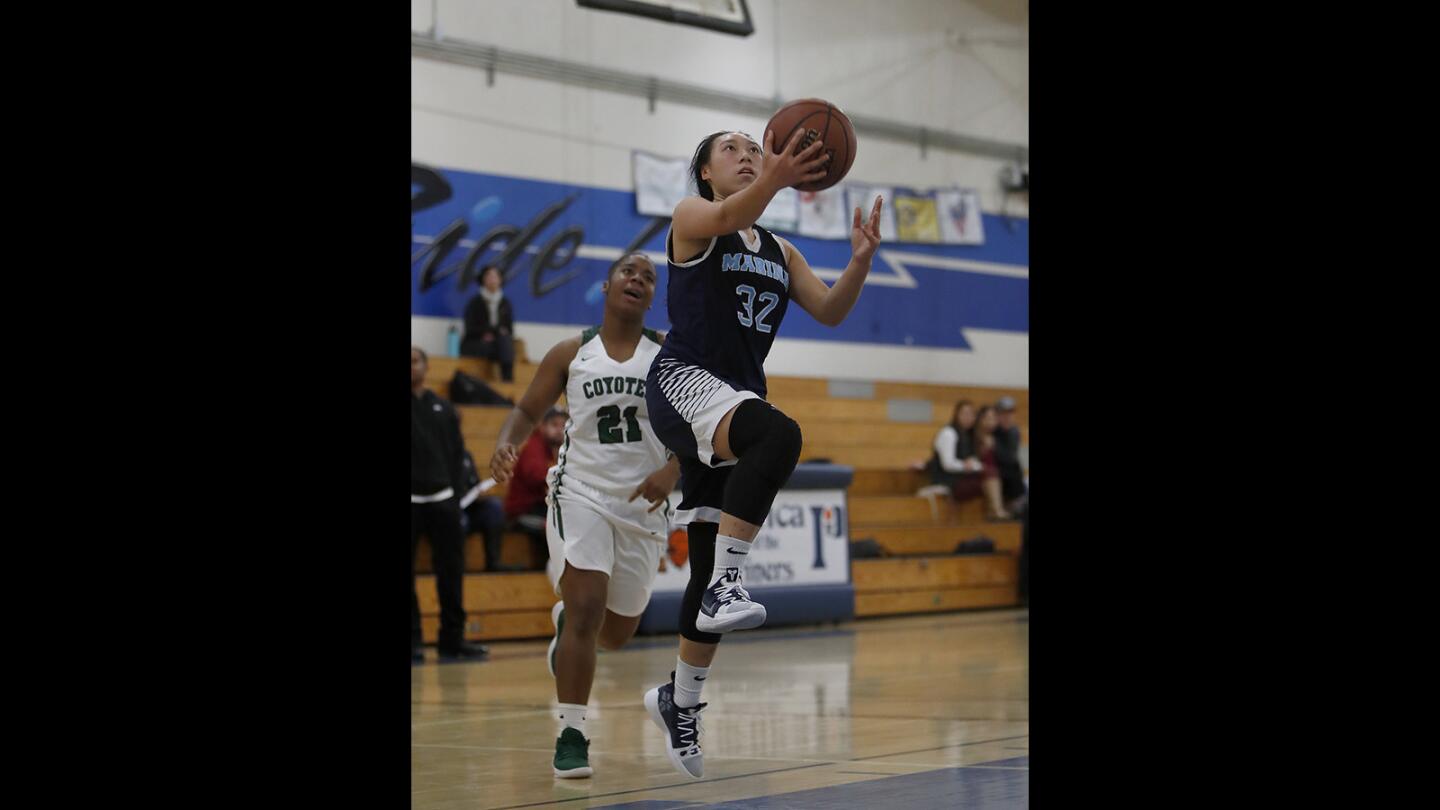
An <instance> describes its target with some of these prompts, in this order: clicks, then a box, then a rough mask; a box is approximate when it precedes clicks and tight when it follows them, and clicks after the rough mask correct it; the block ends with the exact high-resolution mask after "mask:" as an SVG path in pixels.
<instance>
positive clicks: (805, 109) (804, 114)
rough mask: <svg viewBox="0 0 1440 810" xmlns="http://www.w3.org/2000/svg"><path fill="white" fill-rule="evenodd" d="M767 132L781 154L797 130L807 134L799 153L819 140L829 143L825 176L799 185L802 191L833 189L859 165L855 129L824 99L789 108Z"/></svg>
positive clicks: (802, 101)
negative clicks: (855, 165) (854, 166)
mask: <svg viewBox="0 0 1440 810" xmlns="http://www.w3.org/2000/svg"><path fill="white" fill-rule="evenodd" d="M765 129H766V130H767V131H769V132H772V133H774V135H775V140H774V141H773V142H772V144H773V146H774V148H775V149H776V150H777V151H778V150H780V149H783V148H785V143H786V141H788V140H789V139H790V136H791V135H792V134H794V132H795V130H797V129H799V130H803V131H804V133H805V134H804V135H803V136H802V137H801V139H800V144H799V145H798V146H797V147H796V149H797V150H799V149H804V148H805V147H807V146H809V145H810V144H812V143H814V142H815V141H816V140H817V139H818V140H820V141H823V142H824V143H825V145H824V146H823V147H821V148H822V149H823V151H824V152H825V153H826V154H828V155H829V156H830V164H829V165H828V166H827V167H826V172H825V176H824V177H822V178H820V179H819V180H815V181H812V182H809V183H800V184H798V185H796V186H795V188H797V189H799V190H801V191H820V190H821V189H826V188H830V187H831V186H833V185H835V184H836V183H838V182H840V181H841V180H843V179H845V175H846V174H847V173H849V171H850V167H851V166H852V165H854V163H855V127H854V126H853V125H852V124H851V123H850V119H849V118H848V117H847V116H846V115H845V113H843V112H841V111H840V108H839V107H836V106H835V105H834V104H831V103H830V102H828V101H825V100H823V99H818V98H802V99H800V100H799V101H792V102H790V103H789V104H786V105H785V106H783V107H781V108H780V109H779V110H776V111H775V114H774V115H772V116H770V123H768V124H766V125H765Z"/></svg>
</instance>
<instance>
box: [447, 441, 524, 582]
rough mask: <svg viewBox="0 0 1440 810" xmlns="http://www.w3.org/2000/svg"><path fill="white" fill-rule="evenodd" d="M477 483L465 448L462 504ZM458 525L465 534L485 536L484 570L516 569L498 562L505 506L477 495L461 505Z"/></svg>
mask: <svg viewBox="0 0 1440 810" xmlns="http://www.w3.org/2000/svg"><path fill="white" fill-rule="evenodd" d="M479 486H480V473H479V471H478V470H477V469H476V468H475V459H474V458H473V457H472V456H471V455H470V451H469V450H466V451H465V495H463V496H462V497H461V503H462V504H464V501H465V498H467V497H469V493H470V492H472V491H474V490H475V489H476V488H477V487H479ZM460 528H461V531H463V532H464V534H465V536H466V537H469V536H470V535H471V534H472V533H474V532H480V533H481V534H482V535H483V536H484V538H485V570H486V571H519V570H521V567H520V566H518V565H505V564H504V563H502V562H500V544H501V542H502V541H503V539H504V537H505V507H503V506H502V505H501V504H500V501H499V500H497V499H495V498H489V497H486V496H484V495H480V496H477V497H476V498H475V500H473V501H472V502H470V504H469V505H468V506H464V505H462V506H461V509H460Z"/></svg>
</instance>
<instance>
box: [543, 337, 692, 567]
mask: <svg viewBox="0 0 1440 810" xmlns="http://www.w3.org/2000/svg"><path fill="white" fill-rule="evenodd" d="M659 351H660V336H659V335H657V334H656V333H655V332H653V331H651V330H649V329H646V330H644V332H643V333H642V335H641V338H640V342H639V343H637V344H636V346H635V354H634V355H633V356H632V357H631V358H630V359H629V360H626V361H625V362H623V363H619V362H616V361H615V360H614V358H612V357H610V355H609V354H608V353H607V352H606V351H605V343H604V341H602V340H601V339H600V329H599V327H592V328H590V329H587V330H585V332H584V333H583V334H582V335H581V336H580V350H579V351H577V352H576V353H575V359H574V360H572V361H571V362H570V369H569V378H568V379H567V381H566V383H565V399H566V403H567V405H568V406H569V408H570V421H569V422H567V423H566V425H565V440H564V442H563V443H561V445H560V452H559V453H558V454H557V457H556V463H555V466H554V467H551V468H550V475H549V479H548V483H549V485H550V499H551V500H550V506H551V508H552V509H553V508H555V506H556V498H565V497H577V498H584V499H585V500H588V501H591V502H593V503H594V504H595V505H596V506H599V507H600V508H602V509H604V510H605V511H606V512H609V513H610V514H611V515H612V516H613V517H615V518H617V519H618V520H620V521H621V522H624V523H629V524H631V525H633V526H635V527H637V528H641V529H644V530H646V531H647V532H650V533H652V534H654V535H655V536H656V537H657V538H659V539H662V540H663V539H664V538H665V537H666V536H667V535H668V533H669V518H670V514H671V512H672V510H671V508H670V507H669V505H668V504H667V505H666V506H662V507H661V508H659V509H656V510H655V511H654V512H653V513H649V514H647V513H646V511H645V510H647V509H649V508H650V506H651V504H650V502H649V501H647V500H645V498H644V497H638V498H636V499H635V500H634V501H628V499H629V497H630V496H631V494H633V493H634V492H635V488H636V487H637V486H639V485H640V482H641V481H644V480H645V477H646V476H648V475H650V473H652V472H655V471H656V470H658V469H660V468H661V467H663V466H665V462H666V455H667V453H666V450H665V445H664V444H662V443H661V442H660V437H658V436H656V435H655V432H654V431H653V430H651V429H650V417H649V414H648V412H647V411H646V408H645V376H646V375H647V374H648V373H649V371H650V363H651V361H653V360H654V359H655V355H656V353H657V352H659ZM562 514H563V512H562Z"/></svg>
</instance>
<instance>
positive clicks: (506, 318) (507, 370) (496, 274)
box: [460, 264, 515, 382]
mask: <svg viewBox="0 0 1440 810" xmlns="http://www.w3.org/2000/svg"><path fill="white" fill-rule="evenodd" d="M503 280H504V279H503V277H502V275H501V273H500V268H499V267H497V266H495V265H493V264H491V265H487V266H486V267H485V269H484V270H481V271H480V292H478V293H476V294H475V297H474V298H472V299H470V303H468V304H466V305H465V337H464V338H463V339H462V340H461V341H460V356H462V357H484V358H486V359H488V360H494V361H497V362H498V363H499V364H500V379H501V380H504V381H505V382H511V381H512V380H514V379H515V313H514V310H513V308H511V306H510V299H508V298H506V297H505V294H504V293H503V292H501V291H500V282H501V281H503Z"/></svg>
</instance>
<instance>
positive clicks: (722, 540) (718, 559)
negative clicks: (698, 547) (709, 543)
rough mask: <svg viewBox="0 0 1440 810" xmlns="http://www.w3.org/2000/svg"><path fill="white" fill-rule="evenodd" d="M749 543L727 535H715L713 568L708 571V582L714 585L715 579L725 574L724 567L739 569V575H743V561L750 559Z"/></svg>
mask: <svg viewBox="0 0 1440 810" xmlns="http://www.w3.org/2000/svg"><path fill="white" fill-rule="evenodd" d="M750 545H751V544H750V543H748V542H746V541H744V540H739V539H737V538H734V537H730V536H729V535H724V534H717V535H715V569H714V570H713V571H711V572H710V584H711V585H714V584H715V580H717V579H719V578H720V577H722V576H724V575H725V569H726V568H738V569H740V575H741V576H742V577H743V576H744V575H745V561H746V560H748V559H750V557H749V556H748V555H749V554H750Z"/></svg>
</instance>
